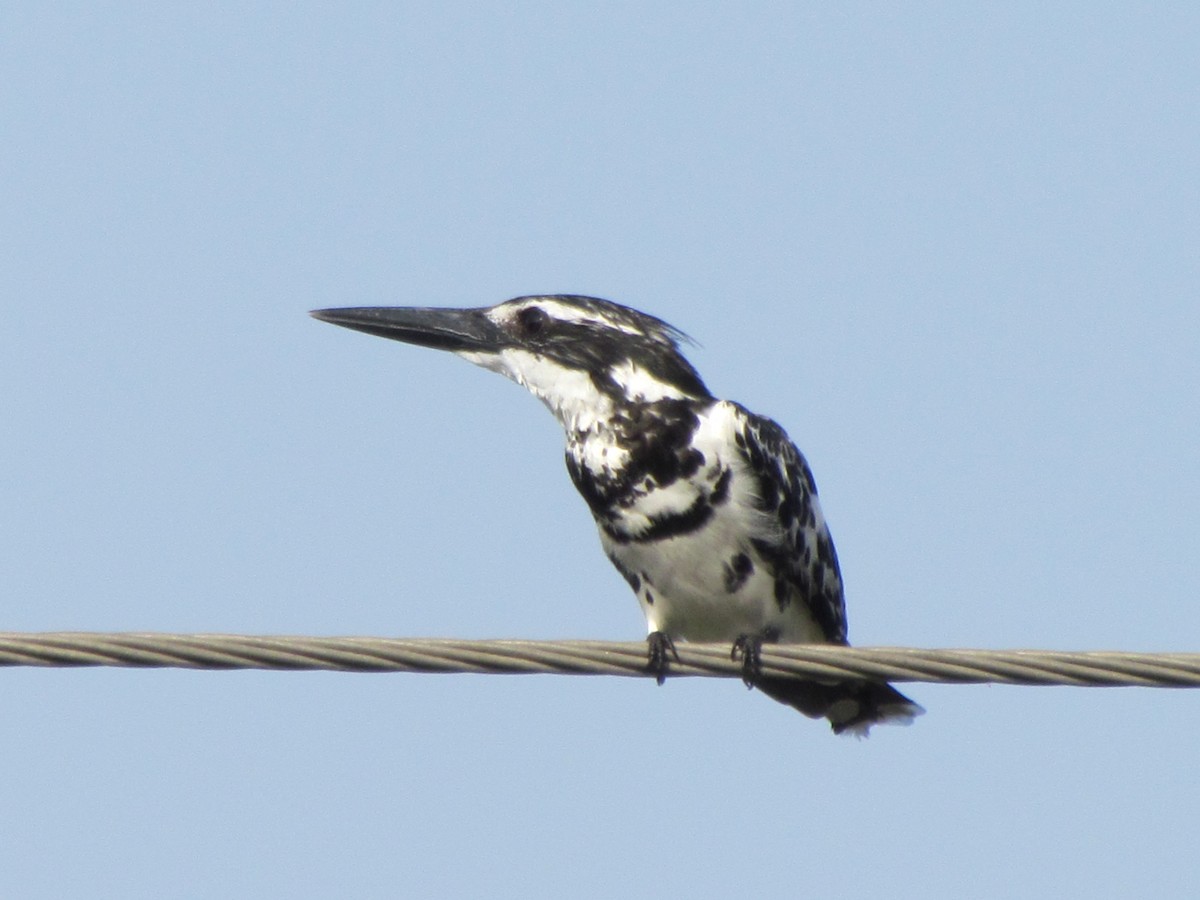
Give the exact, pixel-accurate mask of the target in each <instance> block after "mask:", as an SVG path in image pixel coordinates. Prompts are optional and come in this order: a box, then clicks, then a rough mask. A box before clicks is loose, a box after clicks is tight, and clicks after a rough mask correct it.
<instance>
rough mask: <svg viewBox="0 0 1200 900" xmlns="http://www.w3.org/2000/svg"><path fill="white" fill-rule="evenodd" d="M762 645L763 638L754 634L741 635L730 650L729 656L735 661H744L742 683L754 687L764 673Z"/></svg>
mask: <svg viewBox="0 0 1200 900" xmlns="http://www.w3.org/2000/svg"><path fill="white" fill-rule="evenodd" d="M762 645H763V639H762V638H761V637H759V636H758V635H754V634H743V635H739V636H738V638H737V640H735V641H734V642H733V649H732V650H730V651H729V658H730V659H732V660H733V661H734V662H737V661H738V660H739V659H740V660H741V661H742V684H744V685H746V687H747V688H752V687H754V685H755V684H756V683H757V682H758V679H759V677H760V676H761V675H762Z"/></svg>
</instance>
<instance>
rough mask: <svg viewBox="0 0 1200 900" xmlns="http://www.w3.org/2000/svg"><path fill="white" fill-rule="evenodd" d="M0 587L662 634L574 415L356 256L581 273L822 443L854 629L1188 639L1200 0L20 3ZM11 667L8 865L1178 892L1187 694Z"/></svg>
mask: <svg viewBox="0 0 1200 900" xmlns="http://www.w3.org/2000/svg"><path fill="white" fill-rule="evenodd" d="M0 35H2V51H0V96H2V98H3V99H2V103H3V106H2V110H0V112H2V117H3V138H2V140H0V185H2V192H3V198H4V199H3V203H2V204H0V272H2V273H3V276H2V280H0V292H2V302H3V308H4V315H3V326H2V327H0V385H2V391H0V416H2V418H3V423H4V427H3V429H2V430H0V600H2V603H3V605H2V610H3V613H2V616H0V628H2V629H9V630H47V629H95V630H161V631H229V632H253V633H303V634H362V635H397V636H461V637H541V638H555V637H592V638H602V639H633V638H639V637H640V636H641V634H642V627H643V626H642V621H641V617H640V614H639V612H638V610H637V606H636V603H635V601H634V599H633V597H632V595H631V594H630V593H629V591H628V589H627V588H626V586H625V584H624V582H623V581H622V580H621V578H620V577H619V576H618V575H617V573H616V572H615V571H614V570H612V569H611V567H610V566H609V564H608V562H607V561H606V560H605V559H604V558H603V556H602V554H601V553H600V551H599V548H598V543H597V540H596V537H595V534H594V531H593V527H592V524H591V521H590V518H589V516H588V514H587V511H586V508H585V507H584V505H583V504H582V503H581V502H580V500H579V499H578V498H577V497H576V496H575V494H574V491H573V489H572V487H571V485H570V483H569V481H568V479H567V477H566V474H565V472H564V470H563V465H562V459H561V439H560V436H559V433H558V427H557V425H556V424H555V423H554V421H553V420H552V419H551V417H550V416H548V415H547V414H546V412H545V411H544V410H543V409H542V408H541V407H540V405H539V404H537V403H536V402H535V401H534V400H532V399H531V398H530V397H528V396H526V395H525V394H524V392H523V391H521V390H520V389H519V388H517V387H515V386H514V385H512V384H509V383H507V382H505V381H503V380H502V379H500V378H497V377H496V376H494V375H491V374H489V373H486V372H483V371H481V370H478V369H475V368H473V367H471V366H469V365H467V364H465V363H463V362H461V361H459V360H455V359H453V358H449V357H443V356H441V355H439V354H436V353H433V352H430V351H423V350H419V349H415V348H411V347H405V346H402V345H399V344H394V343H391V342H387V341H381V340H378V339H373V338H368V337H366V336H363V335H358V334H353V333H350V332H346V331H343V330H340V329H335V328H332V327H330V326H328V325H324V324H321V323H318V322H315V321H313V320H311V319H310V318H309V317H308V316H307V315H306V311H307V310H308V309H310V308H313V307H320V306H347V305H387V304H397V305H443V304H445V305H487V304H490V303H494V302H497V301H499V300H503V299H505V298H507V297H510V296H514V295H517V294H523V293H533V292H550V291H570V292H582V293H593V294H599V295H601V296H606V297H610V298H612V299H615V300H618V301H621V302H624V303H627V304H630V305H633V306H637V307H639V308H642V309H645V310H648V311H650V312H653V313H654V314H656V315H659V316H661V317H663V318H665V319H667V320H668V321H670V322H672V323H674V324H675V325H677V326H679V327H680V328H682V329H684V330H685V331H687V332H688V333H690V334H691V335H692V336H693V337H694V338H695V339H696V340H697V341H698V343H699V346H697V347H695V348H693V349H692V350H691V353H690V355H691V358H692V360H693V362H694V363H695V364H696V366H697V367H698V368H699V370H700V371H701V372H702V373H703V375H704V376H705V378H706V380H707V381H708V384H709V386H710V387H711V388H712V389H713V390H714V391H716V392H718V393H719V394H721V395H722V396H726V397H729V398H732V399H736V400H739V401H741V402H743V403H745V404H747V405H748V406H750V407H752V408H754V409H755V410H757V411H760V412H763V413H766V414H768V415H771V416H773V417H774V418H776V419H778V420H779V421H780V422H782V423H783V424H784V425H785V426H786V427H787V429H788V430H789V432H790V433H791V435H792V436H793V438H795V440H796V441H797V443H798V444H799V445H800V446H801V447H802V448H803V450H804V451H805V453H806V454H807V455H808V457H809V460H810V462H811V463H812V466H813V468H814V470H815V472H816V475H817V480H818V483H819V484H820V487H821V492H822V498H823V500H824V504H825V508H826V511H827V514H828V517H829V519H830V522H831V524H832V527H833V532H834V537H835V539H836V541H837V546H838V549H839V552H840V554H841V557H842V562H843V566H844V569H845V575H846V580H847V590H848V603H849V611H850V632H851V639H852V640H853V641H855V642H856V643H859V644H865V645H870V644H893V645H905V646H962V647H1048V648H1070V649H1129V650H1200V606H1198V603H1197V599H1198V598H1200V554H1198V552H1197V550H1198V544H1200V540H1198V536H1200V512H1198V510H1200V477H1198V475H1197V470H1198V465H1200V415H1198V412H1197V410H1198V408H1200V389H1198V385H1200V362H1198V360H1200V300H1198V290H1197V288H1198V286H1200V190H1198V185H1200V163H1198V162H1197V160H1200V91H1198V88H1197V85H1198V84H1200V63H1198V62H1197V50H1196V48H1197V47H1198V46H1200V12H1197V9H1196V7H1195V5H1194V4H1185V3H1178V4H1171V3H1162V4H1154V5H1151V6H1146V5H1139V4H1129V5H1118V4H1096V3H1059V4H1050V5H1047V4H1041V3H1038V4H1033V3H1028V4H1022V3H1011V4H973V5H965V4H951V3H947V4H941V5H929V4H915V5H910V6H907V7H904V8H898V7H893V6H881V5H875V6H865V5H861V6H843V5H835V6H831V5H829V4H810V5H801V4H787V3H778V4H764V3H753V4H738V5H733V4H709V5H707V6H704V5H700V4H693V3H686V4H685V3H659V4H641V3H612V4H586V5H585V4H582V3H574V4H573V3H565V4H564V3H526V4H519V5H517V7H516V8H513V7H512V5H510V4H481V3H472V4H467V5H455V4H444V3H427V4H426V3H399V4H396V3H374V4H369V3H343V4H337V5H317V4H309V3H263V4H253V5H250V7H249V8H245V7H244V6H243V5H242V4H199V5H193V6H192V7H187V6H185V5H179V4H176V5H168V6H163V5H154V4H79V5H76V4H45V3H25V2H16V3H8V4H5V6H4V8H3V10H0ZM910 688H911V690H910V692H911V694H912V695H913V696H914V697H915V698H917V699H919V700H920V701H921V702H922V703H923V704H924V705H925V706H926V707H927V708H928V710H929V712H928V715H926V716H925V717H924V718H923V719H921V720H920V721H919V722H918V723H917V724H916V725H914V726H913V727H912V728H908V729H879V730H877V731H876V733H875V734H874V735H873V736H872V738H871V739H870V740H869V741H865V742H855V741H853V740H845V739H837V738H834V737H833V736H832V735H831V734H830V733H829V731H828V729H827V728H826V727H825V726H824V725H823V724H820V723H813V722H810V721H808V720H805V719H803V718H801V717H800V716H797V715H795V714H793V713H791V712H790V711H788V710H786V709H784V708H782V707H779V706H777V705H775V704H772V703H770V702H768V701H767V700H765V699H764V698H762V697H758V696H754V695H751V694H747V692H746V691H745V690H744V689H743V688H742V687H741V686H740V685H738V684H736V683H733V682H713V681H699V680H685V681H677V682H669V683H668V684H667V685H666V686H665V687H663V688H656V687H655V686H654V685H653V684H652V683H651V682H648V681H647V682H641V681H637V680H618V679H572V678H549V677H545V678H498V677H497V678H487V677H467V676H455V677H451V676H446V677H437V676H401V675H397V676H381V675H333V674H272V673H188V672H173V671H163V672H150V671H148V672H125V671H114V670H80V671H63V670H47V671H36V670H16V669H14V670H6V671H0V723H3V724H2V726H0V727H2V728H3V733H4V737H3V740H0V773H3V775H2V777H0V809H2V810H3V811H4V819H5V822H6V824H5V826H4V828H3V830H2V833H0V894H3V896H6V897H21V898H27V900H28V898H62V897H82V896H88V897H102V898H107V897H113V898H116V897H120V898H143V897H144V898H159V897H164V896H171V897H264V896H279V897H283V896H286V897H330V896H357V897H379V898H383V897H394V896H405V895H411V896H422V897H434V898H438V897H459V896H488V897H500V898H505V897H514V898H515V897H521V898H539V897H561V896H576V897H583V898H593V897H594V898H602V897H603V898H609V897H621V896H644V895H662V896H683V895H690V896H697V897H701V896H740V895H752V896H755V897H794V896H812V897H822V898H840V897H888V898H931V897H933V898H960V897H972V898H1008V897H1014V896H1020V897H1026V898H1043V897H1044V898H1051V897H1054V898H1058V897H1063V896H1078V897H1084V896H1086V897H1091V898H1109V897H1129V896H1134V895H1137V896H1155V897H1184V896H1192V895H1193V892H1194V890H1195V885H1196V883H1197V879H1198V877H1200V863H1198V862H1197V855H1196V846H1197V834H1196V810H1197V808H1198V807H1200V783H1198V782H1197V779H1196V758H1197V747H1198V745H1200V743H1198V740H1197V739H1198V737H1200V694H1198V693H1194V692H1182V691H1179V692H1170V691H1149V690H1084V689H1065V688H1056V689H1051V688H1006V687H942V686H926V685H912V686H910Z"/></svg>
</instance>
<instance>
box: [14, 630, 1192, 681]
mask: <svg viewBox="0 0 1200 900" xmlns="http://www.w3.org/2000/svg"><path fill="white" fill-rule="evenodd" d="M677 649H678V654H679V659H678V661H676V660H674V659H673V660H672V661H671V664H670V667H669V671H668V674H669V675H670V676H708V677H716V678H738V677H741V674H742V669H741V664H740V663H738V662H735V661H733V660H732V659H730V648H729V647H728V646H726V645H724V644H685V643H682V642H680V643H679V644H678V648H677ZM0 666H117V667H132V668H181V669H268V670H284V671H297V670H330V671H337V672H436V673H476V674H493V675H517V674H556V675H624V676H632V677H649V675H650V673H649V672H648V671H647V669H646V645H645V643H643V642H640V641H638V642H606V641H524V640H449V639H437V638H371V637H289V636H254V635H235V634H160V633H142V632H117V633H99V632H73V631H56V632H41V633H18V632H0ZM762 672H763V674H764V675H771V676H790V677H795V678H807V679H817V680H825V681H842V680H846V679H854V678H867V679H875V680H883V681H925V682H943V683H951V684H981V683H987V682H995V683H1000V684H1027V685H1055V684H1057V685H1075V686H1081V687H1082V686H1092V687H1118V686H1137V687H1200V653H1126V652H1120V651H1061V650H922V649H912V648H904V647H831V646H827V645H817V644H789V645H766V646H764V647H763V651H762Z"/></svg>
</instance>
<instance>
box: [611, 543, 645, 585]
mask: <svg viewBox="0 0 1200 900" xmlns="http://www.w3.org/2000/svg"><path fill="white" fill-rule="evenodd" d="M608 561H609V562H611V563H612V564H613V565H614V566H615V567H616V569H617V571H618V572H620V573H621V577H622V578H624V579H625V582H626V583H627V584H628V585H629V587H630V588H631V589H632V590H633V592H634V593H635V594H636V593H637V592H638V590H639V589H641V586H642V579H641V578H640V577H639V576H638V575H637V573H636V572H631V571H629V569H627V568H625V566H623V565H621V562H620V560H618V559H617V557H616V556H615V555H614V554H612V553H610V554H608Z"/></svg>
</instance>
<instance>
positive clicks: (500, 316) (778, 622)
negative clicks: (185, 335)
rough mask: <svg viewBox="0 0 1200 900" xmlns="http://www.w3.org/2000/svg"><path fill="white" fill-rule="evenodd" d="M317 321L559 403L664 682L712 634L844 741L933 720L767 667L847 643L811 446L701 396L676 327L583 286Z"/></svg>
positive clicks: (653, 666) (751, 674) (879, 684)
mask: <svg viewBox="0 0 1200 900" xmlns="http://www.w3.org/2000/svg"><path fill="white" fill-rule="evenodd" d="M310 314H311V315H312V316H313V317H315V318H317V319H319V320H321V321H324V322H330V323H332V324H334V325H340V326H343V327H346V328H350V329H354V330H356V331H361V332H365V333H367V334H371V335H377V336H379V337H384V338H389V339H391V340H396V341H401V342H403V343H407V344H413V345H417V346H421V347H428V348H432V349H436V350H442V351H448V352H450V353H453V354H455V355H456V356H459V357H461V358H463V359H465V360H467V361H468V362H471V363H474V364H476V365H478V366H482V367H483V368H485V369H488V370H490V371H493V372H497V373H499V374H501V375H504V376H506V377H507V378H509V379H511V380H513V381H515V382H517V383H518V384H520V385H522V386H524V387H525V388H527V389H528V390H529V392H530V393H532V394H533V395H534V396H535V397H537V398H538V399H539V400H541V401H542V403H544V404H545V405H546V407H548V408H549V410H550V412H551V413H553V414H554V416H555V418H556V419H557V420H558V422H559V423H560V424H561V425H562V428H563V430H564V432H565V436H566V465H567V471H568V473H569V475H570V477H571V480H572V482H573V483H574V485H575V487H576V489H577V490H578V492H579V493H580V495H581V496H582V497H583V499H584V501H585V502H586V503H587V506H588V508H589V510H590V511H591V514H592V517H593V519H594V520H595V523H596V526H597V529H598V531H599V535H600V544H601V547H602V549H603V550H604V552H605V554H606V555H607V556H608V558H609V560H610V561H611V562H612V564H613V565H614V566H615V567H616V569H617V571H618V572H619V573H620V574H621V575H622V576H623V577H624V579H625V581H626V582H627V583H628V584H629V587H630V588H631V589H632V590H633V592H634V594H636V595H637V599H638V602H639V604H640V606H641V610H642V613H643V614H644V616H645V619H646V627H647V639H646V640H647V647H648V650H647V668H648V670H649V672H650V674H653V675H655V676H656V677H657V680H658V682H659V684H662V683H663V680H664V678H665V676H666V674H667V673H668V671H669V668H670V664H671V660H672V659H673V658H674V659H677V658H678V656H677V651H676V648H675V642H676V641H685V642H688V641H690V642H701V641H703V642H717V641H719V642H728V643H729V645H730V648H731V649H730V654H731V656H732V658H733V659H734V660H740V661H741V664H742V668H741V671H742V677H743V680H744V681H745V683H746V684H747V686H749V687H753V688H757V689H758V690H759V691H761V692H762V693H763V694H765V695H767V696H768V697H771V698H772V699H774V700H777V701H779V702H781V703H784V704H786V705H788V706H791V707H793V708H794V709H796V710H798V711H799V712H801V713H803V714H804V715H806V716H809V717H811V718H825V719H827V720H828V721H829V723H830V725H831V726H832V728H833V731H834V732H835V733H838V734H842V733H849V734H854V735H858V736H860V737H861V736H865V735H866V734H867V732H868V730H869V729H870V727H871V726H872V725H874V724H877V723H900V724H907V723H909V722H911V721H912V719H913V718H914V717H915V716H917V715H920V714H921V713H923V712H924V710H923V709H922V708H921V707H920V706H919V705H917V704H916V703H914V702H913V701H912V700H910V699H909V698H908V697H905V696H904V695H903V694H901V693H900V692H899V691H897V690H896V689H895V688H894V687H892V686H891V685H890V684H887V683H886V682H883V681H874V680H849V681H838V682H823V681H807V680H798V679H794V678H784V677H771V676H766V675H764V674H763V673H762V671H761V660H760V654H761V648H762V646H763V644H764V643H767V644H772V643H812V644H834V645H848V640H847V631H846V605H845V599H844V593H843V585H842V575H841V570H840V568H839V566H838V559H837V553H836V551H835V550H834V545H833V539H832V538H831V536H830V533H829V527H828V525H827V524H826V521H825V517H824V515H823V513H822V510H821V505H820V503H819V501H818V497H817V486H816V482H815V481H814V479H813V475H812V471H811V470H810V468H809V466H808V463H807V462H806V461H805V458H804V456H803V455H802V454H801V453H800V451H799V450H798V449H797V448H796V445H795V444H794V443H792V441H791V439H790V438H789V437H788V435H787V433H786V432H785V431H784V429H783V428H782V427H781V426H780V425H778V424H777V423H776V422H774V421H772V420H771V419H769V418H766V417H765V416H760V415H756V414H755V413H752V412H750V411H749V410H748V409H746V408H745V407H744V406H741V405H740V404H738V403H735V402H732V401H729V400H721V399H718V398H717V397H715V396H714V395H713V394H712V393H710V392H709V390H708V388H707V387H706V386H705V384H704V381H703V380H702V379H701V377H700V375H699V374H698V373H697V371H696V370H695V369H694V368H693V367H692V365H691V363H689V362H688V361H687V359H686V358H685V357H684V355H683V352H682V350H681V344H684V343H688V342H689V339H688V338H687V336H686V335H685V334H684V333H683V332H681V331H679V330H678V329H676V328H674V327H673V326H671V325H669V324H667V323H666V322H664V321H663V320H662V319H659V318H656V317H655V316H652V315H649V314H647V313H644V312H640V311H638V310H636V309H633V308H631V307H628V306H623V305H621V304H618V303H614V302H612V301H609V300H603V299H600V298H598V297H589V296H584V295H579V294H546V295H528V296H521V297H515V298H513V299H511V300H506V301H504V302H502V303H499V304H496V305H494V306H490V307H473V308H450V307H348V308H340V309H318V310H313V311H311V313H310Z"/></svg>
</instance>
